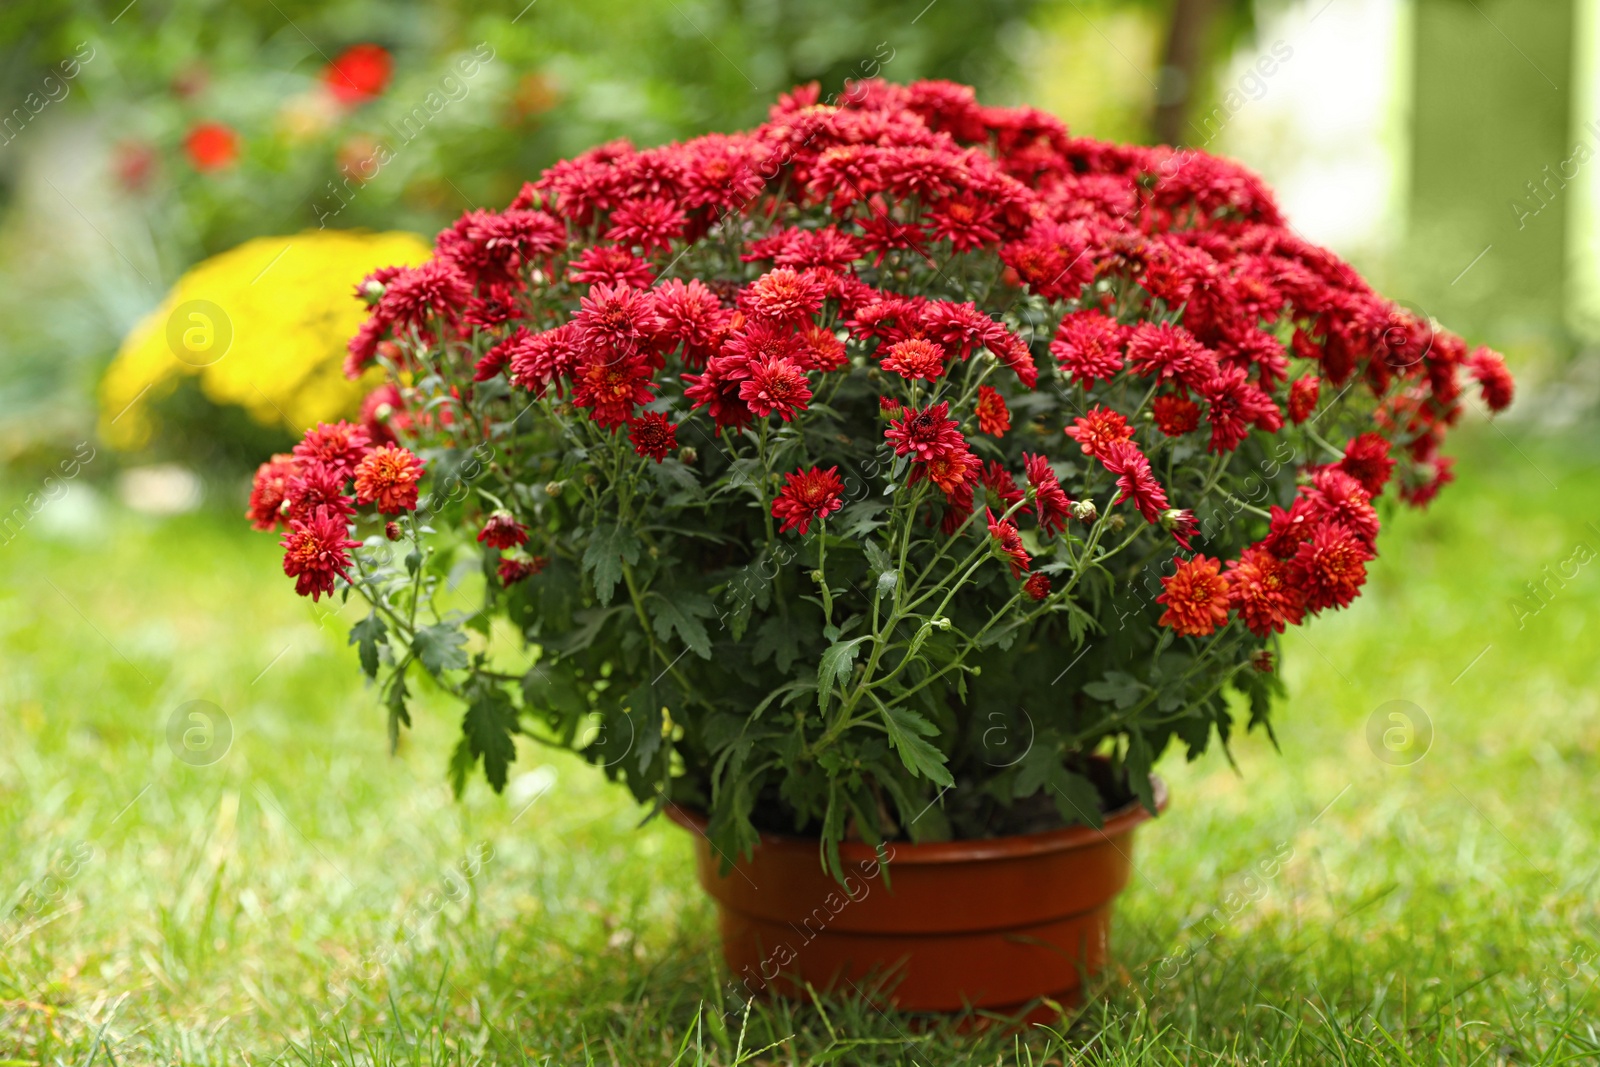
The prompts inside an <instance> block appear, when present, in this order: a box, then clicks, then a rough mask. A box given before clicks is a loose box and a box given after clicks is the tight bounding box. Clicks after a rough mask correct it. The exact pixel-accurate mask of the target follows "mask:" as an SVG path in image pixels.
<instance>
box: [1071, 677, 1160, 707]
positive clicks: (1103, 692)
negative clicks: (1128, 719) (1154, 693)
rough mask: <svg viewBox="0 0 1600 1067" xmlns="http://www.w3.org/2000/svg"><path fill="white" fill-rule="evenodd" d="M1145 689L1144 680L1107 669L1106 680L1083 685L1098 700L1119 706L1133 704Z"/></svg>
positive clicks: (1085, 690) (1084, 689) (1086, 691)
mask: <svg viewBox="0 0 1600 1067" xmlns="http://www.w3.org/2000/svg"><path fill="white" fill-rule="evenodd" d="M1144 690H1145V685H1144V684H1143V683H1142V682H1140V681H1139V680H1138V679H1137V678H1135V677H1134V676H1133V675H1131V674H1125V673H1124V672H1122V671H1107V672H1106V676H1105V678H1104V680H1102V681H1098V682H1090V683H1089V684H1088V685H1086V686H1084V687H1083V691H1084V692H1085V693H1088V694H1089V695H1090V696H1092V697H1094V698H1095V699H1096V700H1103V701H1105V702H1106V703H1110V704H1116V706H1117V707H1119V708H1126V707H1130V706H1132V704H1133V703H1134V702H1135V701H1136V700H1138V699H1139V695H1140V694H1141V693H1143V692H1144Z"/></svg>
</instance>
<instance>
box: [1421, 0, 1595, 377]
mask: <svg viewBox="0 0 1600 1067" xmlns="http://www.w3.org/2000/svg"><path fill="white" fill-rule="evenodd" d="M1574 14H1575V12H1574V4H1573V3H1572V2H1571V0H1541V2H1539V3H1528V2H1527V0H1416V27H1415V32H1414V33H1413V35H1412V40H1413V46H1412V47H1413V48H1414V49H1415V58H1414V62H1413V64H1412V66H1413V80H1412V90H1413V97H1412V99H1413V105H1412V116H1411V121H1412V129H1411V189H1410V203H1409V210H1408V220H1409V233H1408V239H1407V242H1406V254H1405V258H1406V260H1407V269H1406V271H1405V274H1406V277H1408V278H1411V279H1415V281H1416V293H1417V297H1416V302H1417V304H1418V305H1419V306H1420V308H1421V309H1422V310H1426V311H1428V312H1430V313H1431V314H1433V315H1434V316H1436V317H1437V318H1439V319H1440V320H1441V321H1443V322H1445V323H1446V324H1448V325H1450V326H1451V327H1452V328H1454V329H1456V330H1457V331H1458V332H1462V333H1469V332H1476V333H1477V334H1478V336H1485V335H1488V336H1491V337H1495V338H1499V339H1502V340H1503V341H1504V342H1509V343H1516V342H1518V341H1528V340H1533V341H1535V342H1536V343H1537V340H1538V339H1543V340H1544V341H1546V342H1548V343H1551V344H1553V345H1555V346H1558V347H1559V346H1561V345H1562V344H1563V338H1564V335H1565V331H1564V328H1563V325H1562V310H1563V296H1564V291H1565V283H1566V269H1565V250H1566V242H1567V220H1568V218H1569V217H1570V212H1571V207H1572V198H1573V196H1574V195H1576V193H1577V191H1578V188H1577V184H1576V183H1575V182H1574V180H1573V179H1574V178H1579V180H1582V178H1584V177H1586V175H1580V172H1581V171H1583V170H1584V169H1586V168H1587V167H1594V166H1600V158H1596V159H1594V160H1589V153H1593V154H1595V155H1596V156H1597V157H1600V138H1597V137H1596V135H1595V134H1594V133H1593V132H1591V131H1588V130H1573V129H1572V128H1571V123H1572V99H1573V94H1574V89H1575V80H1576V79H1575V75H1576V71H1575V69H1574V66H1575V64H1574V62H1573V52H1574V39H1575V34H1574V29H1575V27H1574ZM1580 145H1583V146H1587V148H1586V150H1583V149H1579V147H1578V146H1580ZM1585 161H1587V162H1585Z"/></svg>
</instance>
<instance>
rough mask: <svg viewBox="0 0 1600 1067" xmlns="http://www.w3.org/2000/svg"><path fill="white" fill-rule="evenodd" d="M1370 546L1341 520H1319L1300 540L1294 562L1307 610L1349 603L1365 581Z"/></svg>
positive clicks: (1343, 605)
mask: <svg viewBox="0 0 1600 1067" xmlns="http://www.w3.org/2000/svg"><path fill="white" fill-rule="evenodd" d="M1371 558H1372V549H1371V548H1369V547H1368V546H1367V544H1366V542H1365V541H1363V540H1362V539H1361V538H1360V537H1359V536H1357V535H1356V534H1355V533H1354V532H1352V531H1351V530H1350V528H1349V527H1347V526H1345V525H1344V524H1343V523H1341V522H1337V521H1326V522H1322V523H1320V524H1319V525H1318V526H1317V528H1316V530H1315V531H1313V533H1312V534H1311V537H1310V539H1309V540H1306V541H1303V542H1301V544H1300V548H1299V550H1298V551H1297V552H1296V553H1295V557H1294V566H1295V570H1296V573H1297V574H1298V575H1299V577H1300V591H1301V593H1302V594H1303V596H1304V598H1305V605H1306V610H1307V611H1310V612H1311V613H1313V614H1315V613H1317V612H1319V611H1322V610H1324V609H1325V608H1343V607H1348V606H1349V605H1350V602H1351V601H1352V600H1354V599H1355V598H1356V596H1357V595H1358V594H1359V593H1360V592H1361V587H1362V586H1363V585H1364V584H1366V581H1367V561H1368V560H1370V559H1371Z"/></svg>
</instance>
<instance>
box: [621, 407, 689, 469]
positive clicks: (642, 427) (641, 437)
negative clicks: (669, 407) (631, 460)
mask: <svg viewBox="0 0 1600 1067" xmlns="http://www.w3.org/2000/svg"><path fill="white" fill-rule="evenodd" d="M628 440H629V441H631V442H632V443H633V450H634V451H635V452H637V453H638V454H639V455H641V456H648V457H649V458H650V459H653V460H655V461H656V462H657V463H660V462H661V461H662V460H664V459H666V458H667V453H668V452H671V451H672V450H673V449H674V448H677V447H678V428H677V427H676V426H674V425H673V424H672V422H671V420H669V419H668V418H667V417H666V416H665V415H663V414H662V413H661V412H659V411H646V412H645V413H644V414H642V415H639V416H638V417H637V418H632V419H629V420H628Z"/></svg>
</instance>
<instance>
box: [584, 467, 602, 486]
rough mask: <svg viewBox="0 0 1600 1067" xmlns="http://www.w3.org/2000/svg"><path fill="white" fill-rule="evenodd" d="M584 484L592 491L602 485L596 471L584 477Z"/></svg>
mask: <svg viewBox="0 0 1600 1067" xmlns="http://www.w3.org/2000/svg"><path fill="white" fill-rule="evenodd" d="M583 484H584V485H587V486H588V487H589V488H590V489H593V488H594V487H595V486H597V485H599V484H600V476H599V475H598V474H596V473H595V472H594V471H590V472H589V473H588V474H585V475H584V476H583Z"/></svg>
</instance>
